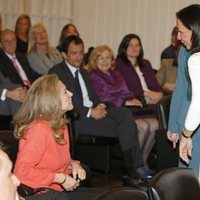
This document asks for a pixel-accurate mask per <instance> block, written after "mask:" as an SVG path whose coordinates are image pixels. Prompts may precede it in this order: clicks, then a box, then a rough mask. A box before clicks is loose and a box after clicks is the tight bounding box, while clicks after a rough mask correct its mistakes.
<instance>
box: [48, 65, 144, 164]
mask: <svg viewBox="0 0 200 200" xmlns="http://www.w3.org/2000/svg"><path fill="white" fill-rule="evenodd" d="M79 69H80V73H81V75H82V77H83V80H84V82H85V85H86V88H87V92H88V96H89V99H90V100H91V101H92V102H93V106H96V105H97V104H99V103H100V101H99V99H98V98H97V97H96V96H95V93H94V91H93V89H92V87H91V83H90V81H89V77H88V72H87V71H85V70H84V69H82V68H79ZM49 74H57V75H58V77H59V79H60V80H61V81H62V82H63V83H64V84H65V86H66V87H67V89H68V90H70V91H71V92H72V93H75V89H74V87H75V78H74V77H73V74H72V73H71V71H70V69H69V67H68V66H67V64H66V62H65V61H63V62H61V63H59V64H57V65H55V66H54V67H52V68H51V69H50V70H49ZM73 104H74V101H73ZM74 107H75V109H77V110H78V112H79V114H80V117H81V118H80V119H79V120H76V121H75V129H76V132H77V133H78V134H83V135H98V136H106V137H118V139H119V143H120V146H121V149H122V151H124V150H126V149H129V148H132V147H134V146H136V149H137V153H136V154H138V158H141V151H140V149H139V143H138V138H137V137H138V136H137V127H136V124H135V123H134V122H133V121H132V114H131V112H130V110H129V109H127V108H109V109H107V116H106V117H105V118H103V119H99V120H96V119H94V118H92V117H89V118H87V113H88V111H89V108H87V107H84V106H77V105H75V104H74ZM141 162H142V161H141V159H138V160H137V163H138V164H136V166H139V163H140V164H141Z"/></svg>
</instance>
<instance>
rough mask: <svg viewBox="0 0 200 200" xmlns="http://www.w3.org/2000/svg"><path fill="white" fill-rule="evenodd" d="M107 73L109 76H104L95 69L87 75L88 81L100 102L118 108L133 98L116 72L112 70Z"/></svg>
mask: <svg viewBox="0 0 200 200" xmlns="http://www.w3.org/2000/svg"><path fill="white" fill-rule="evenodd" d="M109 72H110V74H105V73H103V72H101V71H100V70H98V69H97V70H95V71H92V72H90V73H89V79H90V81H91V84H92V87H93V89H94V91H95V93H96V95H97V96H98V97H99V99H100V100H101V101H102V102H105V103H108V104H113V105H114V106H117V107H120V106H121V105H123V104H124V101H125V100H127V99H132V98H134V95H133V93H132V92H129V89H128V88H127V86H126V83H125V81H124V79H123V77H122V75H121V74H120V73H119V71H118V70H116V69H114V70H110V71H109Z"/></svg>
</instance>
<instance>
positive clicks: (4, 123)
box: [0, 115, 12, 130]
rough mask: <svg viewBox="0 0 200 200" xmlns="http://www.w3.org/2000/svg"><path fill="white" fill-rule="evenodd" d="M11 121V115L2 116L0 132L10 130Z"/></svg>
mask: <svg viewBox="0 0 200 200" xmlns="http://www.w3.org/2000/svg"><path fill="white" fill-rule="evenodd" d="M11 120H12V116H11V115H0V130H10V129H11Z"/></svg>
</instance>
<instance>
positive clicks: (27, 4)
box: [0, 0, 200, 69]
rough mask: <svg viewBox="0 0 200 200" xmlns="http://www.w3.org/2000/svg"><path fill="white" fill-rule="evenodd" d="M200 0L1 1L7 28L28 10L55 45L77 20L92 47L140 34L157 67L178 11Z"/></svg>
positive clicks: (168, 41) (116, 46) (1, 11)
mask: <svg viewBox="0 0 200 200" xmlns="http://www.w3.org/2000/svg"><path fill="white" fill-rule="evenodd" d="M192 3H198V4H200V0H0V13H1V15H2V17H3V21H4V28H11V29H14V25H15V21H16V18H17V17H18V16H19V15H20V14H22V13H27V14H29V15H30V16H31V19H32V24H34V23H37V22H43V23H44V24H45V26H46V27H47V30H48V33H49V39H50V41H51V44H52V45H53V46H56V45H57V43H58V39H59V35H60V31H61V29H62V27H63V26H64V25H65V24H67V23H69V22H73V23H74V24H75V25H76V26H77V28H78V30H79V33H80V36H81V37H82V38H83V40H84V42H85V47H86V50H87V48H88V47H90V46H96V45H100V44H108V45H109V46H110V47H111V48H112V49H113V50H114V52H115V54H116V52H117V48H118V45H119V43H120V41H121V39H122V37H123V36H124V35H125V34H127V33H136V34H138V35H139V36H140V37H141V39H142V43H143V47H144V53H145V58H147V59H149V60H150V61H151V63H152V65H153V67H154V68H155V69H158V68H159V67H160V53H161V51H162V50H163V48H165V47H166V46H167V45H169V44H170V34H171V30H172V28H173V27H174V26H175V13H176V12H177V11H178V10H180V9H181V8H183V7H185V6H187V5H190V4H192Z"/></svg>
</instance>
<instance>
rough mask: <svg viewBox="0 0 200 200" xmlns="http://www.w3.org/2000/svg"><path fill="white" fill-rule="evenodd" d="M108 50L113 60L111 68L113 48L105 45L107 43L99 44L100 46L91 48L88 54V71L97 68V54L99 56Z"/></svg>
mask: <svg viewBox="0 0 200 200" xmlns="http://www.w3.org/2000/svg"><path fill="white" fill-rule="evenodd" d="M105 50H107V51H109V52H110V55H111V57H112V61H113V64H112V68H113V65H114V53H113V50H112V49H111V48H110V47H109V46H107V45H101V46H97V47H96V48H95V49H93V50H92V52H91V54H90V56H89V61H88V67H87V69H88V71H93V70H96V69H97V64H96V63H97V59H98V57H99V56H101V54H102V53H103V52H104V51H105Z"/></svg>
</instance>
